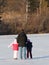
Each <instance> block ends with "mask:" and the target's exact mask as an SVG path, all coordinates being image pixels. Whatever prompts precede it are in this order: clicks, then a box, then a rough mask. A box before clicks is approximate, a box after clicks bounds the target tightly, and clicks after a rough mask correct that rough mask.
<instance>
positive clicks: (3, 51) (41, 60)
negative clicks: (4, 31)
mask: <svg viewBox="0 0 49 65" xmlns="http://www.w3.org/2000/svg"><path fill="white" fill-rule="evenodd" d="M27 36H28V38H29V39H30V40H31V41H32V43H33V48H32V55H33V59H26V60H25V59H22V60H21V59H19V54H18V60H13V51H12V50H11V48H8V45H9V44H10V43H11V42H13V40H14V38H15V37H17V35H0V65H49V34H30V35H27Z"/></svg>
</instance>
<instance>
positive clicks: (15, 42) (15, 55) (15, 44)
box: [8, 39, 18, 60]
mask: <svg viewBox="0 0 49 65" xmlns="http://www.w3.org/2000/svg"><path fill="white" fill-rule="evenodd" d="M8 47H11V48H12V50H13V52H14V54H13V58H14V59H15V60H16V59H17V58H18V43H17V41H16V39H15V40H14V41H13V42H12V43H11V44H10V45H9V46H8Z"/></svg>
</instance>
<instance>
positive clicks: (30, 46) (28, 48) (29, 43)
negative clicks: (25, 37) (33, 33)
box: [26, 41, 32, 51]
mask: <svg viewBox="0 0 49 65" xmlns="http://www.w3.org/2000/svg"><path fill="white" fill-rule="evenodd" d="M26 48H27V50H28V51H31V50H32V42H30V41H27V43H26Z"/></svg>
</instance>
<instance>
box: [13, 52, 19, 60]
mask: <svg viewBox="0 0 49 65" xmlns="http://www.w3.org/2000/svg"><path fill="white" fill-rule="evenodd" d="M17 53H18V51H14V55H13V58H14V59H17V58H18V56H17V55H18V54H17Z"/></svg>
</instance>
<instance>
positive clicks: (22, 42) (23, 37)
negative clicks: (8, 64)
mask: <svg viewBox="0 0 49 65" xmlns="http://www.w3.org/2000/svg"><path fill="white" fill-rule="evenodd" d="M26 41H27V36H26V34H25V33H24V31H23V32H21V33H20V34H19V35H18V37H17V42H18V43H19V46H22V47H25V46H26Z"/></svg>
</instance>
